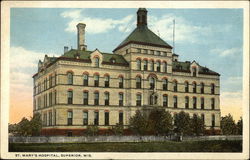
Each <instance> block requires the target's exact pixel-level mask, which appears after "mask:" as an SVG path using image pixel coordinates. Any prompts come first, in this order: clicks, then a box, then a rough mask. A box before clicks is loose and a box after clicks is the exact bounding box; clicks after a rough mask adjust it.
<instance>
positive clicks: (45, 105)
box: [43, 94, 48, 107]
mask: <svg viewBox="0 0 250 160" xmlns="http://www.w3.org/2000/svg"><path fill="white" fill-rule="evenodd" d="M43 99H44V107H47V105H48V104H47V94H45V95H44V97H43Z"/></svg>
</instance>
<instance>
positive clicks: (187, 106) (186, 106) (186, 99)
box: [185, 96, 189, 109]
mask: <svg viewBox="0 0 250 160" xmlns="http://www.w3.org/2000/svg"><path fill="white" fill-rule="evenodd" d="M185 108H186V109H188V108H189V97H188V96H186V97H185Z"/></svg>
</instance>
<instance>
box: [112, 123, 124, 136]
mask: <svg viewBox="0 0 250 160" xmlns="http://www.w3.org/2000/svg"><path fill="white" fill-rule="evenodd" d="M112 132H113V133H114V135H123V125H122V124H120V123H116V125H115V126H113V127H112Z"/></svg>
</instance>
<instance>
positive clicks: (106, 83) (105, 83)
mask: <svg viewBox="0 0 250 160" xmlns="http://www.w3.org/2000/svg"><path fill="white" fill-rule="evenodd" d="M104 78H105V82H104V85H105V87H109V77H108V76H106V77H104Z"/></svg>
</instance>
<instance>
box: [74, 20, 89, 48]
mask: <svg viewBox="0 0 250 160" xmlns="http://www.w3.org/2000/svg"><path fill="white" fill-rule="evenodd" d="M76 27H77V46H78V47H77V49H78V50H83V51H85V50H86V49H87V46H86V45H85V27H86V24H84V23H78V24H77V25H76Z"/></svg>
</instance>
